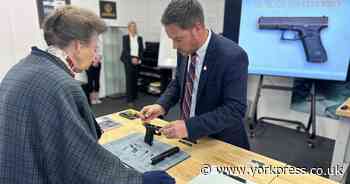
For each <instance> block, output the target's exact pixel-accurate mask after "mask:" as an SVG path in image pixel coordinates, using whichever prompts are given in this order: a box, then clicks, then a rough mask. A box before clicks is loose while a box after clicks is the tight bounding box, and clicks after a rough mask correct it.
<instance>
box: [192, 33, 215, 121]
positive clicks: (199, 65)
mask: <svg viewBox="0 0 350 184" xmlns="http://www.w3.org/2000/svg"><path fill="white" fill-rule="evenodd" d="M211 34H212V33H211V31H210V30H208V37H207V40H206V41H205V42H204V44H203V45H202V46H201V47H200V48H199V49H198V50H197V51H196V53H197V55H198V57H197V62H196V69H195V70H196V71H195V79H194V81H193V90H192V98H191V109H190V117H193V116H195V115H196V114H195V113H196V112H195V110H196V102H197V92H198V84H199V78H200V75H201V72H202V70H203V68H205V69H204V70H206V66H204V67H203V63H204V57H205V55H206V53H207V48H208V45H209V41H210V38H211ZM190 57H191V56H190ZM188 62H191V58H189V60H188ZM187 65H188V67H187V71H188V70H189V68H190V67H189V66H190V64H187Z"/></svg>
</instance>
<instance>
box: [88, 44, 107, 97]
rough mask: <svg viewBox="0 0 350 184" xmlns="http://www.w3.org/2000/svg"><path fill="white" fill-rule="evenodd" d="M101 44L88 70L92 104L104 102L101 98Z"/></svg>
mask: <svg viewBox="0 0 350 184" xmlns="http://www.w3.org/2000/svg"><path fill="white" fill-rule="evenodd" d="M102 58H103V56H102V53H101V44H98V46H97V49H96V55H95V57H94V59H93V61H92V65H91V66H90V67H89V69H88V70H86V74H87V78H88V89H89V99H90V102H91V104H100V103H102V102H101V100H100V99H99V90H100V73H101V66H102V64H101V62H102Z"/></svg>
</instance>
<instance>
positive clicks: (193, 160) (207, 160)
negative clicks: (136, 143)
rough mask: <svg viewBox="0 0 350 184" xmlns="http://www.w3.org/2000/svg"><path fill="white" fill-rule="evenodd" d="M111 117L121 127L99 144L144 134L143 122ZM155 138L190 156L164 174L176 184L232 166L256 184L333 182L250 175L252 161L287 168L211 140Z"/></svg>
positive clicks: (160, 122)
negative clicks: (215, 168)
mask: <svg viewBox="0 0 350 184" xmlns="http://www.w3.org/2000/svg"><path fill="white" fill-rule="evenodd" d="M129 110H131V109H129ZM131 111H133V110H131ZM135 112H136V111H135ZM110 116H111V117H112V118H113V119H114V120H116V121H118V122H120V123H121V124H122V126H121V127H119V128H115V129H111V130H109V131H106V132H105V133H104V134H103V135H102V137H101V139H100V140H99V143H100V144H105V143H108V142H110V141H113V140H116V139H119V138H122V137H124V136H126V135H129V134H132V133H137V132H141V133H145V128H144V127H143V125H142V122H141V120H139V119H136V120H128V119H125V118H123V117H120V116H119V115H118V113H114V114H112V115H110ZM151 123H152V124H155V125H159V126H164V125H166V124H168V122H166V121H164V120H160V119H155V120H153V121H152V122H151ZM155 138H156V139H157V140H159V141H161V142H164V143H167V144H171V145H175V146H178V147H180V149H181V150H183V151H185V152H187V153H188V154H189V155H191V157H190V158H188V159H186V160H185V161H183V162H181V163H180V164H178V165H176V166H174V167H172V168H170V169H169V170H167V172H168V173H169V174H170V175H171V176H173V177H174V178H176V182H177V183H178V184H184V183H188V182H189V181H190V180H191V179H193V178H194V177H196V176H197V175H199V174H200V170H201V168H202V167H204V166H207V165H211V166H231V167H234V168H236V169H242V170H240V171H243V169H244V168H246V172H245V173H240V174H237V175H239V176H240V177H242V178H244V179H247V180H250V181H252V182H255V183H257V184H270V183H276V181H279V180H283V181H285V182H286V184H287V183H288V182H290V183H291V184H294V183H306V182H305V181H310V183H311V182H312V183H320V184H326V183H329V184H333V183H336V182H332V181H330V180H328V179H326V178H322V177H320V176H316V175H311V174H305V175H302V176H294V175H289V174H283V177H282V174H278V173H273V172H271V173H255V175H253V174H252V171H253V170H251V168H255V166H256V165H254V163H253V162H255V163H256V161H258V162H260V163H263V164H264V167H273V168H277V167H281V168H282V167H287V166H288V165H287V164H285V163H283V162H280V161H277V160H274V159H271V158H268V157H265V156H263V155H260V154H257V153H254V152H251V151H248V150H245V149H242V148H239V147H236V146H233V145H230V144H227V143H224V142H222V141H219V140H215V139H211V138H203V139H200V140H198V144H194V145H193V146H188V145H185V144H182V143H180V142H178V140H176V139H166V138H165V137H164V136H155ZM288 167H292V166H288ZM236 171H237V170H236ZM237 172H238V171H237ZM294 179H296V180H300V182H295V181H293V180H294ZM290 180H292V181H290ZM302 181H303V182H302Z"/></svg>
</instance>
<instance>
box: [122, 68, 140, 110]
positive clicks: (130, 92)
mask: <svg viewBox="0 0 350 184" xmlns="http://www.w3.org/2000/svg"><path fill="white" fill-rule="evenodd" d="M124 67H125V78H126V97H127V99H126V101H127V102H128V103H130V102H133V101H134V100H135V99H136V98H137V90H138V89H137V78H138V72H139V70H138V66H137V65H133V64H131V62H130V63H124Z"/></svg>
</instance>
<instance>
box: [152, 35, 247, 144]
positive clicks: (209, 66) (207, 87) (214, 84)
mask: <svg viewBox="0 0 350 184" xmlns="http://www.w3.org/2000/svg"><path fill="white" fill-rule="evenodd" d="M187 63H188V57H185V56H182V55H180V54H178V61H177V69H176V76H175V79H174V80H172V82H171V83H170V84H169V85H168V87H167V89H166V91H165V92H164V93H163V95H162V96H161V97H160V98H159V99H158V101H157V102H156V103H157V104H159V105H161V106H162V107H163V108H164V109H165V111H166V112H168V111H169V109H170V108H171V107H172V106H174V105H175V104H176V103H178V102H180V104H181V103H182V100H183V96H184V84H185V79H186V77H185V76H186V72H187ZM204 67H205V68H206V69H203V68H204ZM203 68H202V71H201V75H200V79H199V85H198V92H197V102H196V103H197V104H196V109H195V114H196V115H195V116H194V117H192V118H189V119H188V120H187V122H186V127H187V131H188V138H190V139H199V138H201V137H204V136H209V137H212V138H215V139H219V140H222V141H224V142H227V143H230V144H233V145H236V146H239V147H242V148H246V149H249V143H248V138H247V134H246V132H245V129H244V124H243V119H244V115H245V111H246V101H247V77H248V56H247V54H246V52H245V51H244V50H243V49H242V48H241V47H239V46H238V45H237V44H236V43H234V42H233V41H231V40H229V39H227V38H225V37H223V36H220V35H218V34H215V33H213V34H212V36H211V39H210V41H209V45H208V48H207V51H206V55H205V58H204V63H203Z"/></svg>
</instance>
